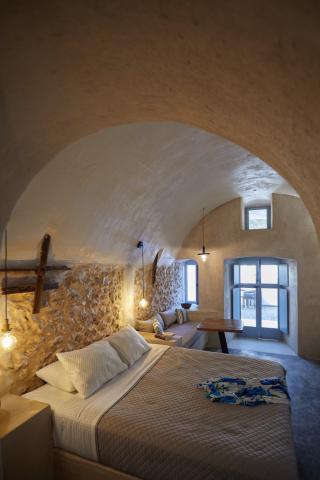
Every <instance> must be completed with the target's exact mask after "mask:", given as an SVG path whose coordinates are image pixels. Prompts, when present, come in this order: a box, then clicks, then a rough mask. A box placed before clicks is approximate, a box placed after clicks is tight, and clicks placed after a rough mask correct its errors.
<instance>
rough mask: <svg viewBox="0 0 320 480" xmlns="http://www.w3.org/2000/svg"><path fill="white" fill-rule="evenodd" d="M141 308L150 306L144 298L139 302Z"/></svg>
mask: <svg viewBox="0 0 320 480" xmlns="http://www.w3.org/2000/svg"><path fill="white" fill-rule="evenodd" d="M139 305H140V307H141V308H146V307H147V306H148V302H147V300H146V299H145V298H142V299H141V300H140V302H139Z"/></svg>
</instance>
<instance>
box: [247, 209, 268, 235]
mask: <svg viewBox="0 0 320 480" xmlns="http://www.w3.org/2000/svg"><path fill="white" fill-rule="evenodd" d="M245 227H246V230H266V229H268V228H271V208H270V207H246V209H245Z"/></svg>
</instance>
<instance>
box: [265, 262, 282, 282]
mask: <svg viewBox="0 0 320 480" xmlns="http://www.w3.org/2000/svg"><path fill="white" fill-rule="evenodd" d="M261 283H275V284H276V283H278V265H261Z"/></svg>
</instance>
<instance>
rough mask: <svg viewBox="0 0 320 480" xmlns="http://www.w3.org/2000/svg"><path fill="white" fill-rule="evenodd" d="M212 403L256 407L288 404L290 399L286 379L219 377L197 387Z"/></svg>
mask: <svg viewBox="0 0 320 480" xmlns="http://www.w3.org/2000/svg"><path fill="white" fill-rule="evenodd" d="M197 387H198V388H202V389H203V390H204V391H205V392H206V393H207V398H209V400H211V401H212V402H220V403H228V404H230V405H245V406H247V407H254V406H256V405H263V404H268V403H287V402H288V400H289V399H290V397H289V394H288V390H287V385H286V380H285V378H284V377H271V378H263V379H259V378H233V377H218V378H213V379H210V380H207V381H205V382H201V383H199V384H198V385H197Z"/></svg>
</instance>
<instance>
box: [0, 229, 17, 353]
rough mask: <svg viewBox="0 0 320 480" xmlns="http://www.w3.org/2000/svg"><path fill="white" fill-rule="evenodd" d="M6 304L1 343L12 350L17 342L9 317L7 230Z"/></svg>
mask: <svg viewBox="0 0 320 480" xmlns="http://www.w3.org/2000/svg"><path fill="white" fill-rule="evenodd" d="M4 305H5V331H4V332H3V333H2V335H1V337H0V345H1V347H2V349H3V350H6V351H10V350H12V349H13V348H14V347H15V344H16V343H17V339H16V337H15V336H14V335H13V333H12V332H11V330H10V326H9V319H8V241H7V230H5V232H4Z"/></svg>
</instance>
